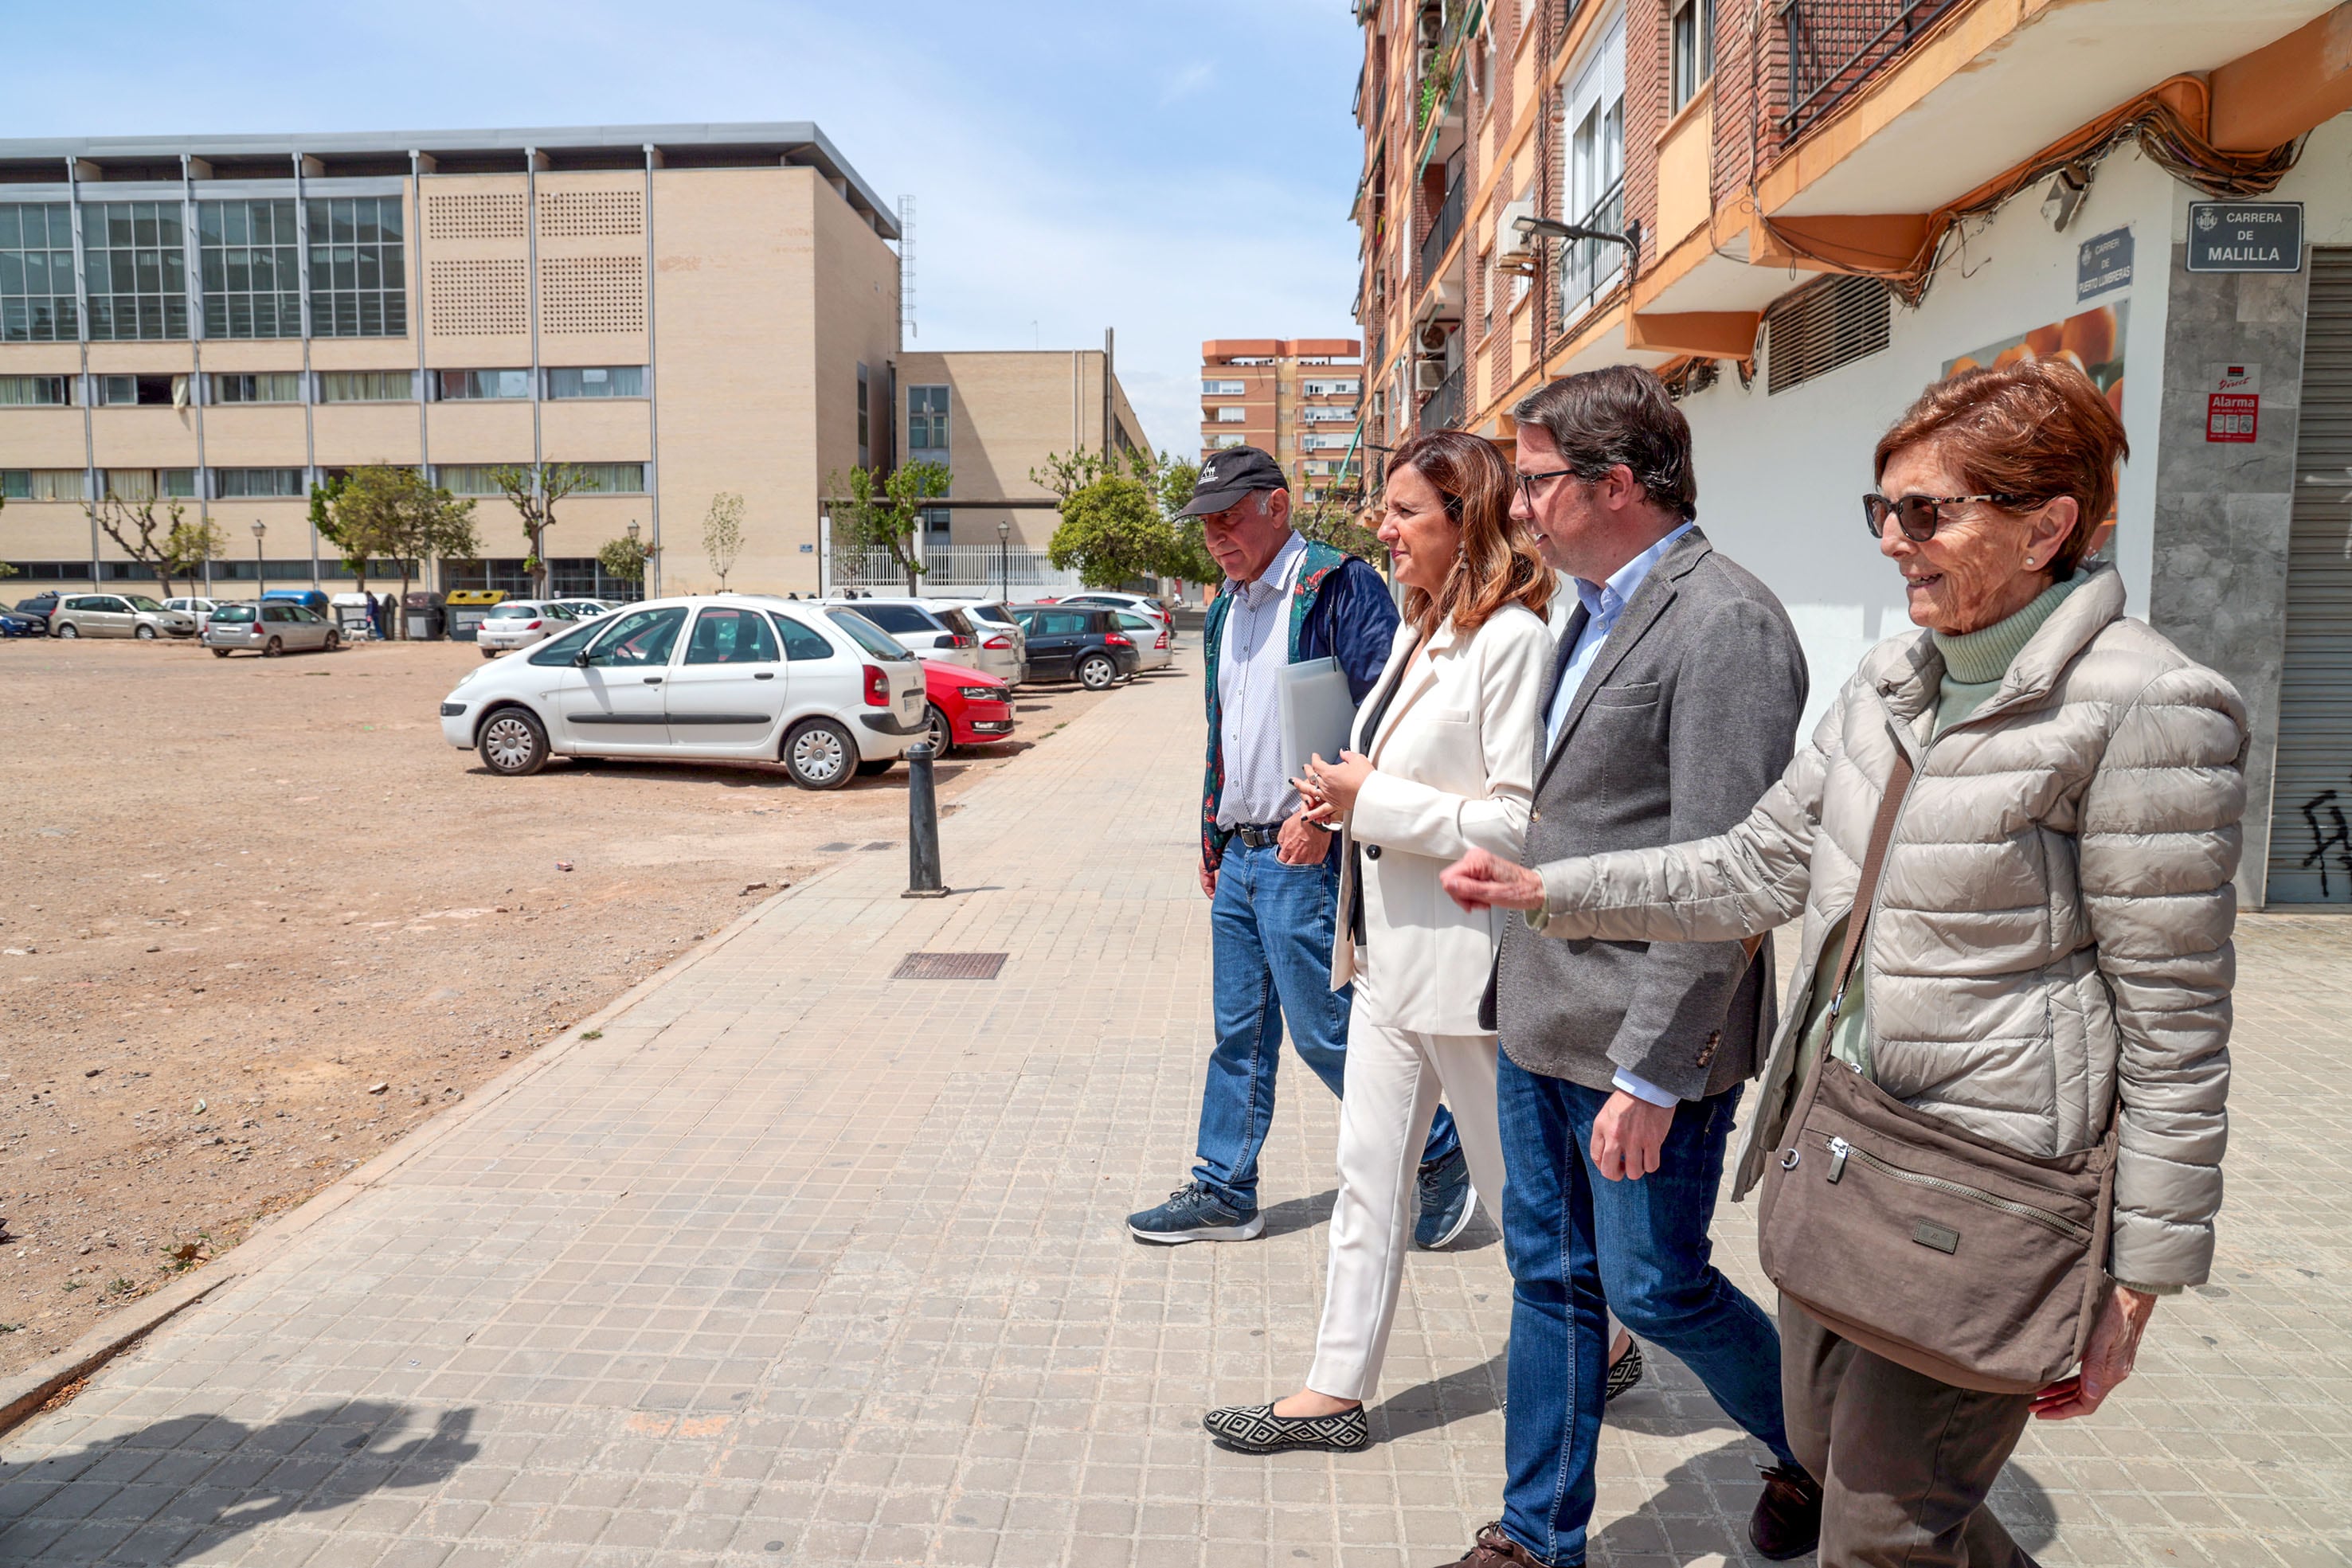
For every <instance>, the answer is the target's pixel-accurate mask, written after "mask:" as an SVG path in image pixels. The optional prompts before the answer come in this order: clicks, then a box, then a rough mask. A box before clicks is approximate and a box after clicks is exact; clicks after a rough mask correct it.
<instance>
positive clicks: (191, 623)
mask: <svg viewBox="0 0 2352 1568" xmlns="http://www.w3.org/2000/svg"><path fill="white" fill-rule="evenodd" d="M195 634H196V618H195V617H194V616H193V615H191V614H189V613H187V612H185V611H184V610H166V609H164V608H163V606H162V605H161V604H158V603H157V602H156V601H153V600H152V599H150V598H148V597H147V596H146V595H145V594H143V593H68V594H67V595H66V596H65V597H64V598H63V599H60V600H58V608H57V611H56V612H55V613H53V614H52V615H50V617H49V635H50V636H52V637H136V638H138V639H139V640H140V641H141V642H142V643H152V642H153V641H154V640H155V639H156V638H158V637H193V636H194V635H195Z"/></svg>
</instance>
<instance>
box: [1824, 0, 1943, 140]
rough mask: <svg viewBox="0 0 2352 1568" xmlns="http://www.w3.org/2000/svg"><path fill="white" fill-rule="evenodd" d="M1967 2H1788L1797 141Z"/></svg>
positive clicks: (1900, 0)
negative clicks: (1936, 24) (1957, 6)
mask: <svg viewBox="0 0 2352 1568" xmlns="http://www.w3.org/2000/svg"><path fill="white" fill-rule="evenodd" d="M1961 3H1962V0H1789V3H1788V4H1787V5H1785V6H1784V8H1783V10H1782V12H1781V15H1782V16H1783V17H1784V18H1785V19H1786V21H1787V25H1788V38H1789V104H1788V108H1787V110H1785V111H1784V112H1783V113H1782V114H1781V116H1780V133H1781V135H1782V136H1783V137H1784V138H1790V139H1793V138H1795V137H1797V136H1800V135H1801V134H1803V132H1804V131H1806V130H1807V129H1808V128H1809V127H1811V125H1812V124H1813V123H1814V122H1815V121H1817V120H1820V119H1821V118H1822V116H1824V115H1826V114H1828V113H1829V112H1830V111H1831V110H1833V109H1835V108H1836V107H1837V106H1838V105H1839V104H1841V103H1843V102H1844V101H1845V100H1846V99H1848V98H1850V97H1852V96H1853V93H1854V91H1855V90H1856V89H1859V88H1861V87H1862V86H1863V85H1864V83H1866V82H1868V81H1869V80H1870V79H1871V78H1873V77H1874V76H1876V75H1877V74H1878V73H1879V72H1880V71H1881V70H1883V69H1884V68H1885V67H1886V65H1887V64H1888V62H1890V61H1892V60H1894V59H1895V57H1897V56H1899V55H1901V54H1902V53H1903V51H1904V50H1905V49H1907V48H1909V47H1911V45H1912V43H1913V42H1914V41H1915V40H1916V39H1917V38H1918V37H1919V35H1920V34H1922V33H1924V32H1926V31H1927V28H1928V27H1930V26H1933V25H1934V24H1935V23H1936V21H1937V19H1938V18H1940V17H1941V16H1943V15H1944V14H1945V13H1946V12H1948V11H1949V10H1951V9H1952V8H1953V7H1955V6H1956V5H1960V4H1961Z"/></svg>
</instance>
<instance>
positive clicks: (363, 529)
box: [312, 465, 482, 601]
mask: <svg viewBox="0 0 2352 1568" xmlns="http://www.w3.org/2000/svg"><path fill="white" fill-rule="evenodd" d="M330 484H331V485H332V486H333V491H332V494H331V496H330V497H328V499H327V500H326V501H325V503H324V510H325V517H324V520H323V521H321V522H320V527H319V531H320V535H321V536H322V537H324V538H331V539H332V540H334V543H335V549H336V551H337V552H338V553H339V554H340V555H341V557H342V559H343V560H344V562H345V563H346V564H347V565H349V566H350V567H351V568H352V574H353V575H354V576H356V577H357V578H358V579H359V580H360V588H361V591H362V592H364V591H366V588H367V570H368V562H370V561H371V560H389V561H390V562H392V563H393V565H394V567H395V568H396V569H398V570H399V573H400V597H401V599H402V601H406V600H407V598H408V585H409V583H410V582H411V581H412V580H414V579H415V573H416V570H417V568H418V567H419V566H420V565H422V564H423V563H424V562H425V561H427V560H432V559H445V560H471V559H474V558H475V557H476V556H478V555H479V554H480V553H481V548H482V547H481V543H480V541H479V540H478V539H477V538H475V535H474V503H473V502H472V501H471V500H460V499H459V498H458V497H456V496H453V495H451V494H450V493H449V492H448V491H446V490H444V489H441V488H440V487H438V486H435V485H431V484H428V483H427V482H426V481H425V476H424V475H422V474H420V473H418V472H417V471H416V470H415V469H414V468H404V467H399V466H396V465H378V466H374V467H368V468H354V469H353V470H352V472H351V473H350V474H349V475H347V476H339V480H338V481H330ZM321 488H325V487H324V486H321ZM313 504H314V507H315V506H316V505H317V504H318V502H317V493H316V492H313ZM312 515H313V517H317V516H319V513H318V512H316V511H314V512H313V514H312Z"/></svg>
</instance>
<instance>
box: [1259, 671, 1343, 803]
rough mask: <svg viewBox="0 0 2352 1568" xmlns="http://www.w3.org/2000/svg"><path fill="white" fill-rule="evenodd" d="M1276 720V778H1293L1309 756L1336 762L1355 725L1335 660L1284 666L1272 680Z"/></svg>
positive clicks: (1341, 673)
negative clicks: (1278, 754)
mask: <svg viewBox="0 0 2352 1568" xmlns="http://www.w3.org/2000/svg"><path fill="white" fill-rule="evenodd" d="M1275 695H1276V708H1277V710H1278V712H1279V714H1280V716H1281V719H1282V776H1283V777H1284V778H1286V779H1296V778H1297V777H1298V774H1299V770H1300V769H1301V768H1305V767H1306V766H1307V758H1310V757H1320V758H1323V760H1324V761H1326V762H1336V761H1338V760H1339V753H1340V751H1341V750H1342V749H1343V748H1344V747H1346V746H1347V744H1348V737H1349V731H1350V730H1352V729H1353V728H1354V727H1355V724H1356V698H1355V694H1354V693H1352V692H1350V691H1349V689H1348V677H1347V675H1346V674H1345V673H1344V672H1342V671H1341V670H1340V668H1339V661H1338V660H1337V659H1328V658H1326V659H1306V660H1302V661H1300V662H1299V663H1297V664H1285V665H1283V666H1282V668H1281V671H1280V673H1279V674H1277V675H1276V678H1275Z"/></svg>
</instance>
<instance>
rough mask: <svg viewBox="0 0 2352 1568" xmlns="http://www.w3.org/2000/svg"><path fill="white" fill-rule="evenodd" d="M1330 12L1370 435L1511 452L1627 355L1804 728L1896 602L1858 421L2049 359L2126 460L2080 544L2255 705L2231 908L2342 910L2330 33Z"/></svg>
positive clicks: (2336, 37)
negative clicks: (2094, 526) (1677, 417)
mask: <svg viewBox="0 0 2352 1568" xmlns="http://www.w3.org/2000/svg"><path fill="white" fill-rule="evenodd" d="M1355 9H1356V15H1357V17H1358V19H1359V20H1360V23H1361V24H1362V26H1363V43H1364V53H1363V74H1362V77H1361V79H1360V86H1359V89H1358V92H1357V97H1356V113H1357V116H1358V118H1359V120H1360V123H1361V125H1362V127H1363V131H1364V144H1363V164H1362V171H1361V183H1360V186H1359V189H1358V193H1357V199H1356V208H1355V214H1356V219H1357V222H1358V225H1360V233H1361V235H1362V240H1363V246H1362V257H1363V262H1362V267H1363V270H1362V273H1361V277H1360V294H1359V297H1358V300H1357V319H1358V320H1359V321H1360V323H1361V325H1362V327H1363V330H1364V337H1365V340H1366V342H1367V346H1368V349H1369V352H1368V353H1367V355H1366V357H1365V377H1366V390H1367V392H1369V393H1370V396H1369V397H1368V399H1367V413H1366V418H1365V422H1364V431H1365V434H1364V439H1365V442H1366V444H1368V445H1370V446H1375V447H1377V446H1393V445H1394V444H1396V443H1397V442H1398V441H1399V440H1400V439H1401V438H1402V437H1403V436H1405V435H1407V434H1411V433H1412V432H1413V431H1415V430H1417V429H1427V428H1431V427H1433V426H1440V425H1446V426H1456V425H1458V426H1462V427H1465V428H1467V429H1470V430H1474V431H1475V432H1477V433H1479V434H1484V435H1486V436H1489V437H1491V438H1493V439H1495V440H1496V441H1498V442H1501V443H1503V444H1506V445H1509V444H1511V443H1512V442H1514V441H1515V439H1516V428H1515V426H1514V424H1513V423H1512V419H1511V415H1510V410H1511V408H1512V406H1513V405H1514V404H1515V403H1516V402H1517V400H1518V399H1519V398H1520V397H1522V396H1523V395H1524V394H1526V393H1527V392H1529V391H1531V390H1532V389H1534V388H1535V387H1537V386H1539V385H1541V384H1543V383H1544V382H1549V381H1550V380H1552V379H1554V378H1556V377H1559V376H1561V375H1563V374H1567V373H1569V372H1572V371H1582V370H1590V369H1594V368H1598V367H1600V366H1602V365H1607V364H1612V363H1621V362H1631V363H1635V364H1641V365H1646V366H1649V367H1651V368H1653V369H1654V370H1655V371H1658V372H1659V374H1660V375H1662V376H1663V377H1664V379H1665V381H1666V383H1667V387H1668V389H1669V390H1670V391H1671V392H1673V393H1674V394H1675V396H1676V397H1677V398H1678V399H1680V400H1681V406H1682V409H1683V412H1684V413H1685V415H1687V417H1688V418H1689V421H1690V424H1691V429H1692V434H1693V439H1694V441H1695V444H1696V461H1697V474H1698V488H1699V497H1698V507H1699V520H1700V522H1701V524H1702V526H1703V527H1704V528H1706V531H1707V535H1708V538H1710V539H1711V540H1713V541H1714V543H1715V544H1717V546H1719V547H1721V548H1722V549H1725V550H1726V551H1727V552H1728V553H1729V554H1731V555H1732V556H1734V557H1736V558H1737V559H1739V560H1740V561H1741V562H1743V563H1744V564H1745V565H1747V566H1748V567H1749V568H1751V569H1752V570H1756V571H1757V572H1758V573H1759V575H1760V576H1762V577H1763V579H1764V580H1766V581H1767V582H1768V583H1769V584H1770V585H1771V586H1772V587H1773V589H1774V590H1775V591H1777V592H1778V593H1779V594H1780V597H1781V598H1782V600H1783V601H1786V602H1787V604H1788V606H1789V609H1790V614H1791V616H1792V617H1793V618H1794V620H1795V621H1796V623H1797V626H1798V630H1799V632H1800V634H1801V636H1802V637H1803V639H1804V642H1805V646H1806V650H1807V653H1808V654H1809V656H1810V657H1811V663H1812V700H1813V703H1814V706H1815V709H1816V711H1818V710H1819V709H1820V708H1821V707H1822V706H1825V705H1826V704H1827V703H1828V702H1829V700H1830V698H1831V696H1832V695H1833V694H1834V693H1835V692H1836V690H1837V688H1838V686H1839V685H1840V684H1841V683H1842V682H1843V680H1844V678H1845V676H1846V675H1847V674H1849V673H1850V672H1851V671H1852V670H1853V667H1854V665H1855V663H1856V661H1857V660H1858V659H1859V657H1860V655H1861V654H1862V653H1863V652H1864V650H1865V649H1867V648H1868V647H1869V646H1870V645H1871V644H1872V643H1874V642H1875V641H1877V640H1879V639H1880V638H1883V637H1885V636H1889V635H1893V634H1894V633H1895V632H1898V631H1902V630H1905V629H1906V627H1907V624H1908V622H1907V619H1906V615H1905V612H1904V609H1903V604H1902V600H1901V596H1900V594H1899V592H1898V591H1897V590H1898V588H1899V584H1898V582H1897V580H1896V577H1895V573H1894V571H1893V570H1891V569H1890V568H1889V567H1888V565H1887V564H1886V562H1885V560H1884V559H1881V558H1880V556H1879V554H1878V552H1877V551H1876V550H1875V549H1872V548H1871V546H1870V542H1869V540H1868V539H1867V538H1865V537H1864V534H1863V532H1862V531H1861V529H1860V528H1857V527H1856V526H1855V525H1856V521H1857V519H1858V518H1859V517H1860V507H1859V506H1858V504H1857V499H1858V497H1860V496H1861V495H1862V494H1863V493H1864V491H1866V490H1868V489H1869V488H1870V487H1871V486H1872V483H1873V479H1874V475H1873V473H1872V466H1871V452H1872V449H1873V446H1874V443H1875V442H1876V440H1877V438H1878V435H1879V434H1880V433H1881V432H1882V431H1884V430H1885V428H1886V426H1887V425H1888V423H1890V422H1891V421H1892V420H1893V419H1894V418H1895V416H1896V415H1897V414H1898V413H1901V412H1902V410H1903V409H1904V408H1905V407H1906V405H1907V404H1908V403H1909V402H1911V401H1912V400H1913V399H1915V398H1916V397H1917V396H1918V395H1919V393H1920V392H1921V391H1922V390H1923V389H1924V388H1925V387H1927V385H1929V384H1930V383H1932V382H1937V381H1939V380H1941V379H1942V378H1944V377H1946V376H1948V375H1949V374H1952V373H1954V372H1956V371H1964V370H1966V369H1968V368H1969V367H1971V366H1976V365H1991V364H1999V363H2001V362H2003V361H2015V360H2018V359H2021V358H2026V357H2037V358H2047V357H2063V358H2068V359H2071V360H2073V361H2074V362H2075V363H2077V364H2079V365H2080V366H2081V367H2082V368H2083V370H2084V371H2085V372H2086V373H2087V374H2088V375H2089V377H2090V379H2091V381H2092V382H2093V383H2094V385H2095V386H2096V387H2097V388H2098V390H2099V391H2100V392H2102V393H2103V394H2104V395H2105V397H2106V398H2107V399H2108V401H2109V402H2111V403H2112V404H2113V405H2114V406H2115V408H2116V412H2117V413H2118V414H2119V416H2120V417H2121V419H2122V422H2123V424H2124V427H2125V430H2126V433H2127V434H2128V436H2129V439H2130V442H2131V457H2130V461H2129V462H2128V463H2127V464H2126V466H2125V468H2124V470H2123V476H2122V493H2121V496H2120V497H2119V500H2118V504H2117V507H2116V516H2115V517H2114V519H2113V524H2114V526H2113V530H2112V534H2111V536H2110V537H2109V538H2107V539H2106V541H2105V544H2104V546H2103V548H2102V550H2101V554H2102V556H2103V557H2104V558H2105V559H2107V560H2110V561H2112V562H2113V563H2114V565H2115V567H2116V570H2118V571H2119V572H2120V574H2121V576H2122V579H2123V582H2124V586H2125V590H2126V594H2127V596H2128V599H2129V601H2130V603H2131V605H2132V607H2133V612H2134V613H2137V614H2141V615H2145V616H2147V618H2148V619H2149V620H2150V621H2151V622H2153V623H2154V624H2155V626H2156V627H2157V629H2158V631H2160V632H2164V633H2165V634H2166V635H2167V636H2168V637H2171V638H2173V639H2174V640H2175V641H2176V642H2178V643H2180V644H2181V646H2182V647H2183V648H2185V649H2186V650H2187V651H2188V652H2189V653H2190V654H2191V655H2192V656H2193V657H2195V658H2197V659H2199V660H2200V661H2202V662H2204V663H2206V664H2210V665H2212V666H2213V667H2214V668H2216V669H2218V670H2220V671H2221V672H2222V673H2223V674H2226V675H2228V676H2229V677H2230V679H2231V681H2233V682H2235V683H2236V685H2237V686H2238V689H2239V690H2240V691H2241V692H2242V694H2243V695H2245V698H2246V706H2247V709H2248V712H2249V713H2250V715H2251V716H2252V727H2253V740H2252V747H2251V748H2250V750H2249V752H2248V755H2247V761H2246V779H2247V785H2248V788H2249V791H2250V795H2251V800H2252V805H2251V807H2250V809H2249V810H2248V812H2247V815H2246V852H2245V858H2244V861H2243V865H2242V871H2241V873H2240V878H2239V889H2240V896H2241V897H2242V899H2243V900H2244V901H2245V902H2246V903H2247V904H2250V905H2252V904H2263V903H2269V904H2287V903H2327V902H2337V903H2352V840H2347V834H2346V831H2345V828H2344V821H2345V818H2344V816H2343V815H2342V814H2341V813H2342V812H2343V810H2344V809H2345V807H2344V798H2345V797H2346V796H2347V795H2352V680H2347V678H2346V676H2345V674H2344V673H2343V672H2344V671H2345V670H2346V669H2347V667H2352V663H2347V661H2352V559H2347V555H2346V552H2345V549H2344V539H2345V537H2346V533H2347V528H2348V527H2352V502H2347V497H2352V485H2347V483H2346V481H2345V475H2346V474H2347V469H2352V435H2347V432H2352V183H2347V181H2346V180H2345V179H2344V177H2343V171H2344V169H2345V168H2346V167H2347V163H2352V114H2347V110H2352V68H2347V65H2346V58H2345V49H2344V37H2345V34H2346V26H2347V15H2352V13H2347V8H2346V7H2345V6H2343V5H2337V4H2335V3H2334V0H2232V3H2231V4H2230V5H2213V4H2211V0H2082V3H2080V4H2074V5H2015V4H2010V3H2008V0H1771V3H1769V4H1763V3H1755V4H1738V5H1735V4H1732V3H1731V0H1357V5H1356V7H1355ZM2126 369H2128V373H2127V374H2126ZM1375 455H1377V453H1376V454H1375Z"/></svg>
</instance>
